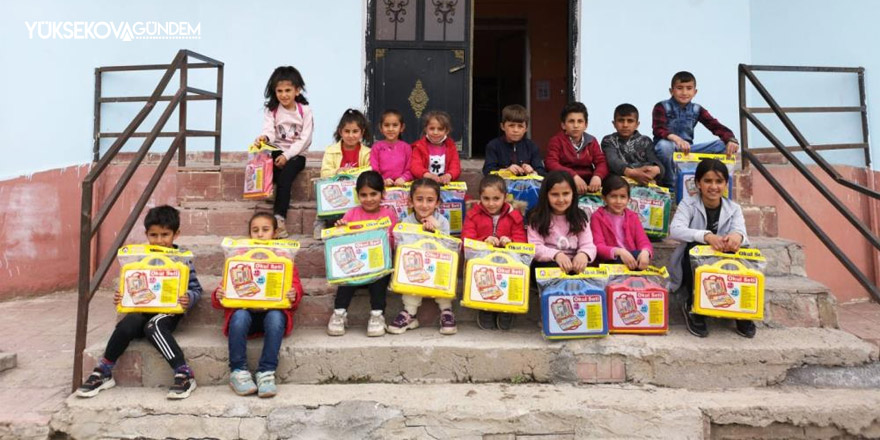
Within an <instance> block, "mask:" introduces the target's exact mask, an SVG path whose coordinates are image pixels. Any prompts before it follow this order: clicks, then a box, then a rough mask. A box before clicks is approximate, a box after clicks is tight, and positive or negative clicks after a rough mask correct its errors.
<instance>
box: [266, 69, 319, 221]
mask: <svg viewBox="0 0 880 440" xmlns="http://www.w3.org/2000/svg"><path fill="white" fill-rule="evenodd" d="M305 90H306V83H305V81H303V78H302V75H300V73H299V70H296V68H295V67H291V66H282V67H279V68H277V69H275V71H274V72H272V76H270V77H269V82H268V83H267V84H266V91H265V93H264V94H265V97H266V111H265V112H264V113H263V131H262V133H260V135H259V136H257V138H256V139H255V140H254V145H256V146H260V142H266V143H269V144H273V145H275V146H276V147H278V148H280V149H281V150H279V151H273V152H272V158H273V159H275V172H274V174H272V180H273V181H274V183H275V200H274V202H273V208H272V210H273V213H274V214H275V218H276V219H277V221H278V230H277V231H275V233H274V234H275V237H276V238H285V237H287V228H286V227H285V225H284V220H285V218H286V217H287V210H288V209H289V208H290V189H291V186H292V185H293V181H294V180H295V179H296V176H297V175H299V173H300V171H302V170H303V169H305V167H306V152H307V151H308V150H309V146H310V145H311V144H312V128H313V127H314V119H313V118H312V109H311V107H309V101H308V100H306V97H305V95H303V92H304V91H305Z"/></svg>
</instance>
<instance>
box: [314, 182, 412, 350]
mask: <svg viewBox="0 0 880 440" xmlns="http://www.w3.org/2000/svg"><path fill="white" fill-rule="evenodd" d="M355 190H356V191H357V194H358V201H359V202H360V204H361V206H357V207H355V208H352V209H351V210H349V211H348V212H346V213H345V215H344V216H343V217H342V219H340V220H339V221H337V222H336V226H344V225H347V224H348V223H349V222H356V221H363V220H380V219H382V218H384V217H388V219H389V220H391V226H390V227H389V228H388V240H389V241H391V242H392V244H393V241H394V240H393V239H392V235H391V230H392V229H394V225H396V224H397V214H395V213H394V210H393V209H391V208H389V207H387V206H382V198H383V196H384V195H385V181H384V179H382V175H381V174H379V173H377V172H375V171H365V172H363V173H361V175H360V176H358V178H357V182H356V183H355ZM390 282H391V275H390V274H389V275H385V276H384V277H382V278H379V279H378V280H376V281H373V282H372V283H369V284H367V285H364V286H346V285H340V286H339V287H338V288H337V290H336V300H335V301H334V306H333V307H334V310H333V315H332V316H330V321H329V322H328V323H327V334H328V335H330V336H342V335H344V334H345V327H346V326H347V325H348V306H350V305H351V300H352V298H354V292H355V291H356V290H357V289H360V288H366V289H367V290H369V292H370V319H369V321H367V336H384V335H385V295H386V293H387V291H388V283H390Z"/></svg>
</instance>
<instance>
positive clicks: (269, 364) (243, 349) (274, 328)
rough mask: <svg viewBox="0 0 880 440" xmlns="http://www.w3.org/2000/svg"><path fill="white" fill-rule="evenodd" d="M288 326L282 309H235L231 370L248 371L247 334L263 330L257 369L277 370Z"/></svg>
mask: <svg viewBox="0 0 880 440" xmlns="http://www.w3.org/2000/svg"><path fill="white" fill-rule="evenodd" d="M286 327H287V316H285V315H284V312H282V311H280V310H269V311H266V312H254V311H250V310H245V309H239V310H236V311H235V313H233V314H232V317H231V318H230V319H229V371H235V370H247V337H248V335H252V334H254V333H263V353H262V354H261V355H260V364H259V365H258V366H257V372H263V371H275V369H276V368H278V352H279V351H280V350H281V339H282V338H284V330H285V328H286Z"/></svg>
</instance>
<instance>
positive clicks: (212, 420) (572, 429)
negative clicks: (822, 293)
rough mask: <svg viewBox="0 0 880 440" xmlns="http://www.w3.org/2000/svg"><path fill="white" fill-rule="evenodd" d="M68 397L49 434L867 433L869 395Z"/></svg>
mask: <svg viewBox="0 0 880 440" xmlns="http://www.w3.org/2000/svg"><path fill="white" fill-rule="evenodd" d="M165 392H166V391H165V390H164V389H138V390H132V389H125V388H115V389H111V390H107V391H104V392H102V393H101V394H100V395H98V396H97V397H94V398H92V399H79V398H76V397H73V396H72V397H70V398H68V399H67V401H66V402H65V405H64V407H63V408H62V409H61V410H60V411H59V412H58V413H56V414H55V415H54V417H53V418H52V422H51V428H52V429H53V430H54V431H55V433H56V435H57V436H59V438H63V437H64V436H69V437H71V438H144V439H161V438H241V439H274V438H291V439H339V440H348V439H368V438H369V439H429V438H430V439H440V438H442V439H487V440H507V439H535V440H537V439H546V440H549V439H560V440H561V439H581V438H634V439H666V438H676V439H721V438H724V439H732V440H738V439H758V438H761V439H771V438H772V439H779V438H797V439H812V438H876V437H877V436H880V412H878V410H877V408H878V407H880V394H878V393H876V392H873V391H853V390H836V389H832V390H816V389H803V388H775V387H774V388H763V389H749V388H746V389H739V390H725V391H710V392H707V391H687V390H680V389H665V388H655V387H648V386H641V387H633V386H626V385H623V386H619V385H618V386H574V385H543V384H521V385H511V384H482V385H478V384H452V385H390V384H339V385H280V386H279V390H278V395H277V396H276V397H274V398H272V399H258V398H256V397H239V396H236V395H235V394H233V393H232V391H231V390H230V389H229V387H227V386H225V385H219V386H202V385H200V386H199V388H198V389H197V390H196V391H195V392H194V393H193V395H192V396H190V397H189V398H188V399H186V401H184V402H181V403H179V404H178V403H175V402H169V401H168V400H166V399H165Z"/></svg>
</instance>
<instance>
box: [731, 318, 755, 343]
mask: <svg viewBox="0 0 880 440" xmlns="http://www.w3.org/2000/svg"><path fill="white" fill-rule="evenodd" d="M757 332H758V328H757V327H755V323H754V322H752V321H749V320H747V319H737V320H736V334H738V335H740V336H742V337H744V338H749V339H751V338H754V337H755V333H757Z"/></svg>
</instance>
